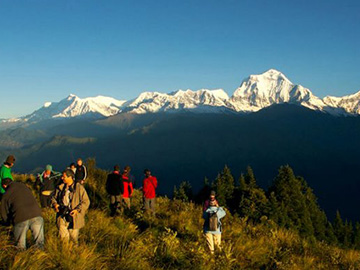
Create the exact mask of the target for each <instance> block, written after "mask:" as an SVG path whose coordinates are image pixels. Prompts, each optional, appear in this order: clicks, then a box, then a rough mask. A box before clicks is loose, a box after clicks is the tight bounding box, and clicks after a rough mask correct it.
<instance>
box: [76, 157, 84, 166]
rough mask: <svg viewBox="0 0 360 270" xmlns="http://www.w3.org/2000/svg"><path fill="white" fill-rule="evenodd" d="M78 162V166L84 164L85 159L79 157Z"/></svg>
mask: <svg viewBox="0 0 360 270" xmlns="http://www.w3.org/2000/svg"><path fill="white" fill-rule="evenodd" d="M76 163H77V165H78V166H81V165H82V164H83V161H82V159H81V158H78V159H77V161H76Z"/></svg>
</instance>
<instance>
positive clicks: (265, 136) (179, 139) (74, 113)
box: [0, 70, 360, 220]
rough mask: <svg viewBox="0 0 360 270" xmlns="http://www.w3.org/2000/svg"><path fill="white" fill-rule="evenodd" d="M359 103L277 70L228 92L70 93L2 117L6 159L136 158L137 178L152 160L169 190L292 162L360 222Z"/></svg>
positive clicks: (357, 97) (266, 180) (271, 171)
mask: <svg viewBox="0 0 360 270" xmlns="http://www.w3.org/2000/svg"><path fill="white" fill-rule="evenodd" d="M359 102H360V93H357V94H354V95H349V96H345V97H342V98H336V97H325V98H323V99H321V98H318V97H316V96H314V95H313V94H312V92H311V91H310V90H309V89H306V88H304V87H302V86H300V85H294V84H293V83H291V82H290V80H288V79H287V78H286V77H285V75H283V74H282V73H280V72H279V71H276V70H269V71H267V72H265V73H263V74H260V75H252V76H250V77H249V78H247V79H245V80H244V81H243V82H242V83H241V85H240V87H239V88H238V89H236V91H235V92H234V93H233V95H232V96H230V97H229V96H228V95H227V93H226V92H225V91H223V90H221V89H218V90H206V89H202V90H198V91H191V90H186V91H182V90H179V91H176V92H172V93H169V94H162V93H157V92H145V93H142V94H141V95H139V96H138V97H137V98H135V99H133V100H129V101H125V100H117V99H114V98H109V97H103V96H99V97H93V98H83V99H81V98H79V97H77V96H75V95H70V96H68V97H67V98H66V99H63V100H61V101H60V102H52V103H50V102H47V103H45V105H44V106H43V107H42V108H40V109H38V110H36V111H35V112H33V113H31V114H29V115H26V116H24V117H19V118H17V119H6V120H3V121H2V122H1V124H0V127H1V129H2V130H1V131H0V160H2V159H5V158H6V156H7V155H9V154H14V155H15V156H16V160H17V162H16V164H15V167H14V171H16V172H20V173H29V172H32V173H36V172H40V171H41V170H42V169H43V168H44V166H45V165H46V164H52V165H53V167H54V168H55V170H62V169H63V168H65V167H66V166H68V165H69V163H70V162H72V161H74V160H75V159H76V158H78V157H82V158H84V159H86V158H88V157H95V158H96V161H97V164H98V166H99V167H101V168H104V169H108V170H111V168H112V166H114V165H115V164H119V165H120V166H124V165H130V166H131V167H132V172H133V174H134V175H135V177H136V179H137V183H138V186H139V185H141V184H139V182H141V179H142V171H143V169H144V168H150V169H151V170H152V171H153V173H154V174H155V175H156V176H158V179H159V188H158V192H159V193H162V194H168V195H171V192H172V190H173V187H174V185H178V184H179V183H180V182H181V181H184V180H186V181H190V182H191V184H192V185H193V188H194V190H195V191H196V190H198V189H199V188H200V187H201V186H202V183H203V179H204V177H205V176H207V177H208V178H209V179H210V180H213V179H215V177H216V175H217V173H218V172H219V171H221V169H222V168H223V167H224V165H228V166H229V167H230V168H231V169H232V171H233V174H234V175H235V176H236V177H238V176H239V175H240V173H241V172H243V171H244V170H245V169H246V166H247V165H251V166H252V168H253V169H254V172H255V174H256V177H257V179H258V183H259V185H261V186H262V187H265V188H266V187H267V186H268V185H269V184H270V183H271V181H272V180H273V178H274V177H275V175H276V174H277V172H276V170H277V169H278V168H279V167H280V166H281V165H286V164H289V165H290V166H291V167H292V168H293V169H294V171H295V173H296V174H298V175H301V176H304V177H305V179H306V181H307V182H308V183H309V185H310V186H311V187H312V188H314V191H315V194H316V195H317V196H318V197H319V202H320V205H321V206H322V207H323V208H324V209H325V210H326V211H327V213H328V215H329V216H332V215H334V213H335V211H336V210H337V209H338V210H340V211H341V213H342V215H343V217H346V218H351V219H354V220H360V215H359V214H358V211H357V205H358V204H360V197H359V196H358V191H359V190H360V184H359V181H357V179H358V170H357V168H358V167H357V166H358V157H359V156H360V140H359V139H358V138H359V137H360V117H358V114H359V113H360V111H359ZM348 116H352V117H348ZM10 127H11V128H10Z"/></svg>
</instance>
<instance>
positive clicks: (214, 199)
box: [203, 190, 219, 211]
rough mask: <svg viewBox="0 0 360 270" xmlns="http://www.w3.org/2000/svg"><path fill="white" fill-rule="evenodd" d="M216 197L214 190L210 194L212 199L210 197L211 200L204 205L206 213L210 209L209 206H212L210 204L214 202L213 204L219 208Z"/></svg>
mask: <svg viewBox="0 0 360 270" xmlns="http://www.w3.org/2000/svg"><path fill="white" fill-rule="evenodd" d="M215 196H216V193H215V191H214V190H212V191H211V192H210V197H209V199H208V200H206V201H205V203H204V207H203V211H206V209H208V207H209V205H210V202H213V203H214V204H215V206H217V207H219V203H218V201H217V200H216V198H215Z"/></svg>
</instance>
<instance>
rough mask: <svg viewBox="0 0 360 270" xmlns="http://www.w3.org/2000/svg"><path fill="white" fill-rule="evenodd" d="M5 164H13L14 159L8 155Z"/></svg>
mask: <svg viewBox="0 0 360 270" xmlns="http://www.w3.org/2000/svg"><path fill="white" fill-rule="evenodd" d="M5 163H8V164H12V163H15V157H14V156H13V155H10V156H8V157H7V158H6V160H5Z"/></svg>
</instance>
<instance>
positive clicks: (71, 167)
mask: <svg viewBox="0 0 360 270" xmlns="http://www.w3.org/2000/svg"><path fill="white" fill-rule="evenodd" d="M68 169H70V170H72V171H73V172H74V173H76V164H75V163H74V162H72V163H70V165H69V167H68Z"/></svg>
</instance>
